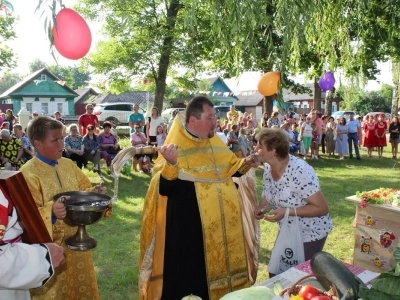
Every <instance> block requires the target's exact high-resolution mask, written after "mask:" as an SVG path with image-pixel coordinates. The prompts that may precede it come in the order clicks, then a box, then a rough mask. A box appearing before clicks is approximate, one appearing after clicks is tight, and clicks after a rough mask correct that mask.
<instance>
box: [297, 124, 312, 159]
mask: <svg viewBox="0 0 400 300" xmlns="http://www.w3.org/2000/svg"><path fill="white" fill-rule="evenodd" d="M312 130H313V129H312V127H311V118H310V117H307V118H306V121H305V122H304V123H303V124H302V125H301V130H300V136H299V139H300V141H303V144H304V150H305V151H306V153H305V154H304V160H306V159H307V155H308V150H310V145H311V141H312V136H313V135H312Z"/></svg>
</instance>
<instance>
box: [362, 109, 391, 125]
mask: <svg viewBox="0 0 400 300" xmlns="http://www.w3.org/2000/svg"><path fill="white" fill-rule="evenodd" d="M378 115H384V116H385V119H386V120H387V121H388V122H390V120H391V119H392V115H391V114H390V113H384V112H379V111H373V112H369V113H367V114H366V115H365V116H374V118H376V116H378Z"/></svg>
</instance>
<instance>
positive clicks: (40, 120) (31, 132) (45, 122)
mask: <svg viewBox="0 0 400 300" xmlns="http://www.w3.org/2000/svg"><path fill="white" fill-rule="evenodd" d="M63 129H64V125H63V123H61V122H60V121H58V120H56V119H54V118H50V117H47V116H39V117H37V118H34V119H32V121H31V122H29V124H28V129H27V135H28V137H29V140H30V142H31V144H32V145H34V141H40V142H43V141H44V140H45V139H46V138H47V136H48V135H49V132H50V131H51V130H63Z"/></svg>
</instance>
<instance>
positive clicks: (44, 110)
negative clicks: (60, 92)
mask: <svg viewBox="0 0 400 300" xmlns="http://www.w3.org/2000/svg"><path fill="white" fill-rule="evenodd" d="M42 113H43V114H44V115H48V114H49V104H48V103H42Z"/></svg>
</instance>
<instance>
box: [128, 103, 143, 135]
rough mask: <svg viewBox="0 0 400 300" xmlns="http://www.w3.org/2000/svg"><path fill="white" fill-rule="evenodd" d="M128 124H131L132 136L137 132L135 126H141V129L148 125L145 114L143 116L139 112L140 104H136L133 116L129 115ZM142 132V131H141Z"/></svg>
mask: <svg viewBox="0 0 400 300" xmlns="http://www.w3.org/2000/svg"><path fill="white" fill-rule="evenodd" d="M128 122H129V127H130V128H131V129H130V134H132V133H134V132H135V125H136V124H138V125H140V127H143V126H144V124H145V123H146V121H145V119H144V116H143V114H141V113H140V112H139V105H138V104H134V105H133V114H130V115H129V118H128ZM140 131H142V130H140Z"/></svg>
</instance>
